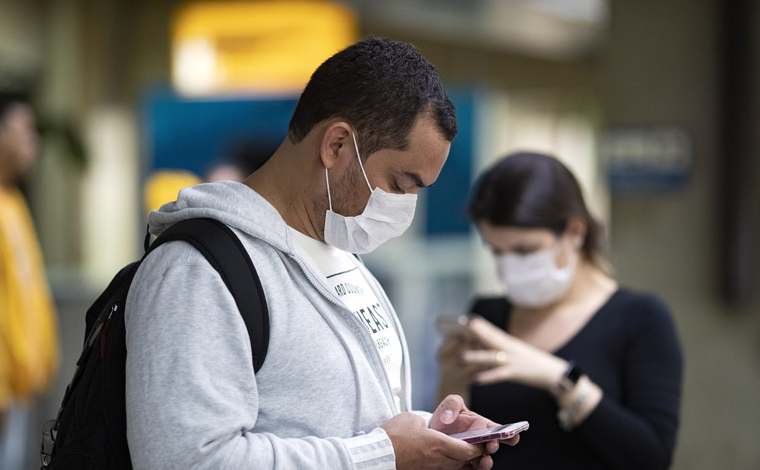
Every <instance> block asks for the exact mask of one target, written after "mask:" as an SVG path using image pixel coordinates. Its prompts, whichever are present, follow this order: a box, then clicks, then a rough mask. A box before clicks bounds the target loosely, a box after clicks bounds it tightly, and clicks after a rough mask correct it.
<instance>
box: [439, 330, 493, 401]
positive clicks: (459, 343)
mask: <svg viewBox="0 0 760 470" xmlns="http://www.w3.org/2000/svg"><path fill="white" fill-rule="evenodd" d="M476 348H482V345H479V344H477V343H476V341H475V340H474V339H473V338H472V337H468V336H465V335H452V336H447V337H446V338H444V340H443V344H442V345H441V349H439V350H438V362H439V364H440V366H441V376H440V382H439V386H438V401H442V400H443V399H444V398H445V397H446V396H448V395H452V394H454V395H460V396H462V397H464V399H465V402H468V401H469V392H470V385H471V384H472V382H473V380H474V375H475V374H476V373H477V372H480V371H482V370H483V366H480V365H470V366H468V365H465V363H464V362H463V361H462V357H463V354H464V353H465V352H466V351H470V350H473V349H476Z"/></svg>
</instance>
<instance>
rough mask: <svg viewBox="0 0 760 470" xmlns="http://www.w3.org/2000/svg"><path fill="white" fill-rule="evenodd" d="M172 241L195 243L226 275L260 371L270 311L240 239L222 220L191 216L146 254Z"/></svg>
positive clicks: (178, 224)
mask: <svg viewBox="0 0 760 470" xmlns="http://www.w3.org/2000/svg"><path fill="white" fill-rule="evenodd" d="M172 241H184V242H187V243H190V244H191V245H193V246H194V247H195V248H196V249H197V250H198V251H200V252H201V254H203V256H204V257H205V258H206V259H207V260H208V262H209V263H210V264H211V266H213V268H214V269H215V270H216V271H217V272H218V273H219V275H220V276H221V277H222V280H223V281H224V284H225V285H226V286H227V288H228V289H229V291H230V293H231V294H232V297H234V298H235V303H236V304H237V307H238V310H240V315H241V316H242V317H243V321H244V322H245V327H246V329H247V330H248V336H249V338H250V341H251V351H252V353H253V370H254V372H258V371H259V369H260V368H261V366H262V365H263V364H264V358H265V357H266V353H267V349H268V347H269V310H268V309H267V303H266V298H265V297H264V289H263V288H262V287H261V280H260V279H259V276H258V273H257V272H256V268H254V267H253V262H252V261H251V258H250V257H249V256H248V252H246V250H245V247H243V244H242V243H241V242H240V239H238V237H237V236H236V235H235V233H234V232H233V231H232V230H231V229H230V228H229V227H227V225H225V224H224V223H222V222H219V221H218V220H214V219H207V218H201V219H187V220H183V221H181V222H177V223H176V224H174V225H172V226H171V227H169V228H168V229H167V230H166V231H164V232H163V233H162V234H161V235H159V237H158V238H157V239H156V240H155V241H154V242H153V244H152V245H151V246H150V247H149V248H148V250H147V251H146V252H145V256H147V255H148V254H150V253H151V252H152V251H153V250H155V249H156V248H158V247H159V246H161V245H163V244H164V243H168V242H172ZM143 259H144V257H143Z"/></svg>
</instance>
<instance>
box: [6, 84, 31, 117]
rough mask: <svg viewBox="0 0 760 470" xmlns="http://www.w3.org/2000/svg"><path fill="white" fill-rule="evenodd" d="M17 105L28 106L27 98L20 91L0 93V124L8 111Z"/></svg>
mask: <svg viewBox="0 0 760 470" xmlns="http://www.w3.org/2000/svg"><path fill="white" fill-rule="evenodd" d="M17 104H29V96H28V95H27V94H26V93H24V92H22V91H15V90H14V91H0V123H2V122H3V121H4V120H5V116H6V114H7V113H8V111H10V109H11V108H12V107H13V106H14V105H17Z"/></svg>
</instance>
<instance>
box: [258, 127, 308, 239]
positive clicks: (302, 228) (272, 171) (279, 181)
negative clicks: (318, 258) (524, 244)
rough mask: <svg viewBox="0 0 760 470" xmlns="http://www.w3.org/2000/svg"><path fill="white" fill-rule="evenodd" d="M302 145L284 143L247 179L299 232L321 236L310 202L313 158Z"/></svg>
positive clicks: (290, 225) (286, 221) (289, 224)
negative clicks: (309, 156)
mask: <svg viewBox="0 0 760 470" xmlns="http://www.w3.org/2000/svg"><path fill="white" fill-rule="evenodd" d="M298 150H299V149H296V147H295V146H293V145H291V144H289V143H288V142H286V143H284V144H283V145H281V146H280V148H278V149H277V151H276V152H275V153H274V155H272V157H271V158H270V159H269V161H268V162H267V163H266V164H265V165H264V166H263V167H261V168H260V169H259V170H258V171H256V172H255V173H253V174H252V175H251V176H249V177H248V178H247V179H246V180H245V181H243V183H244V184H245V185H247V186H248V187H250V188H251V189H253V190H254V191H256V192H257V193H258V194H259V195H260V196H261V197H263V198H264V199H266V200H267V201H268V202H269V203H270V204H272V206H274V208H275V209H276V210H277V212H279V213H280V216H281V217H282V219H283V220H284V221H285V223H286V224H287V225H288V226H289V227H292V228H294V229H295V230H298V231H299V232H301V233H303V234H305V235H307V236H309V237H311V238H314V239H315V240H321V239H322V238H321V237H320V236H319V235H318V232H317V229H316V227H315V225H314V221H313V220H312V219H311V215H310V214H311V211H310V210H309V209H310V207H309V206H308V204H312V201H313V197H312V195H311V194H309V193H308V191H309V189H311V187H312V185H311V184H310V183H309V182H308V181H307V180H308V178H309V168H308V166H309V162H308V159H307V156H306V155H299V151H298Z"/></svg>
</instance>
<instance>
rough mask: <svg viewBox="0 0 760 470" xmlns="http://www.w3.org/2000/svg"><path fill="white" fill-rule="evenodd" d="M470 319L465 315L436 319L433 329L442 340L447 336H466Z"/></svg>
mask: <svg viewBox="0 0 760 470" xmlns="http://www.w3.org/2000/svg"><path fill="white" fill-rule="evenodd" d="M469 322H470V317H468V316H467V315H459V316H451V317H438V318H436V319H435V327H436V329H437V330H438V333H440V335H441V336H443V337H444V338H445V337H447V336H453V335H458V334H459V335H461V334H467V333H468V330H467V324H468V323H469Z"/></svg>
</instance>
